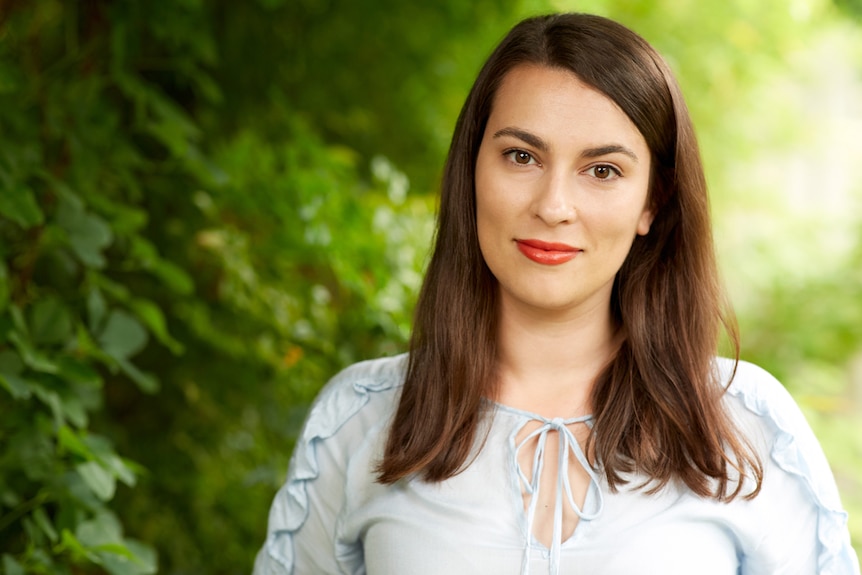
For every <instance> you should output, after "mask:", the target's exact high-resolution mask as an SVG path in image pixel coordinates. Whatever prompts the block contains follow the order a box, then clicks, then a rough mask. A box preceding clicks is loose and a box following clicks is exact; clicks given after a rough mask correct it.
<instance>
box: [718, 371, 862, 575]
mask: <svg viewBox="0 0 862 575" xmlns="http://www.w3.org/2000/svg"><path fill="white" fill-rule="evenodd" d="M716 367H717V369H718V372H719V375H720V380H721V382H722V383H723V384H724V385H725V386H726V389H727V392H726V394H725V404H726V405H727V408H728V411H729V413H730V415H731V416H732V417H734V419H735V420H736V421H737V422H738V423H739V425H740V430H741V431H742V432H743V433H744V434H746V436H747V438H748V439H749V440H750V441H751V442H752V444H753V446H754V447H755V448H756V449H757V450H758V453H759V455H760V458H761V461H762V463H763V465H764V470H765V476H764V485H763V489H764V492H762V493H761V496H758V498H761V497H763V496H766V497H767V499H773V498H774V500H775V501H776V503H777V504H780V502H781V501H782V500H784V505H788V504H791V502H790V501H787V497H786V496H789V494H786V493H785V494H781V493H774V494H769V493H766V492H767V491H768V490H770V489H771V487H770V486H775V485H785V486H786V485H795V486H798V487H799V488H800V490H801V493H803V494H804V497H805V498H806V499H807V503H808V504H809V505H811V506H812V507H813V512H814V514H815V515H816V517H817V527H816V532H817V539H818V541H819V545H818V547H819V551H818V553H817V554H818V563H819V568H820V569H821V571H818V572H823V573H833V572H836V573H838V572H840V573H843V572H845V571H843V570H841V569H840V568H839V566H843V565H845V563H848V564H849V563H850V562H852V561H854V559H853V558H852V555H853V554H852V553H851V552H850V551H849V549H850V542H849V537H848V533H847V514H846V512H844V511H843V509H842V506H841V501H840V497H839V494H838V489H837V486H836V484H835V479H834V477H833V475H832V471H831V469H830V467H829V463H828V461H827V460H826V456H825V455H824V453H823V450H822V448H821V447H820V443H819V442H818V440H817V438H816V437H815V435H814V432H813V431H812V430H811V427H810V426H809V425H808V422H807V420H806V418H805V415H804V414H803V412H802V410H801V409H800V408H799V406H798V404H797V403H796V401H795V400H794V399H793V397H792V396H791V395H790V393H789V392H788V391H787V389H786V388H785V387H784V386H783V385H782V384H781V383H780V382H779V381H778V380H777V379H776V378H775V377H774V376H772V374H770V373H769V372H767V371H766V370H764V369H763V368H761V367H759V366H757V365H754V364H752V363H748V362H745V361H740V362H739V363H738V364H736V365H735V366H734V362H733V360H729V359H725V358H720V359H718V360H717V361H716ZM776 474H779V475H781V476H782V477H784V478H785V479H786V480H787V481H776V480H775V476H776ZM770 476H771V477H772V478H773V479H772V481H770ZM836 568H839V570H838V571H833V569H836ZM849 572H855V571H849Z"/></svg>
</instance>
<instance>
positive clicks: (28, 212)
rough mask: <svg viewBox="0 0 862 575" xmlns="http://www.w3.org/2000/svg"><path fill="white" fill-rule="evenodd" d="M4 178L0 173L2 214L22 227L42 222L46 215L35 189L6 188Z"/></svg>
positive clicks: (0, 212)
mask: <svg viewBox="0 0 862 575" xmlns="http://www.w3.org/2000/svg"><path fill="white" fill-rule="evenodd" d="M3 180H4V178H3V177H2V174H0V186H2V188H0V216H4V217H6V218H9V219H10V220H11V221H13V222H15V223H16V224H18V225H19V226H21V227H22V228H31V227H33V226H38V225H40V224H42V222H43V221H44V216H43V214H42V210H40V209H39V204H38V203H37V202H36V195H35V194H34V193H33V190H31V189H28V188H23V187H17V188H11V189H10V188H6V187H5V186H6V183H5V182H4V181H3Z"/></svg>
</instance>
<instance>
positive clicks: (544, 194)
mask: <svg viewBox="0 0 862 575" xmlns="http://www.w3.org/2000/svg"><path fill="white" fill-rule="evenodd" d="M536 185H537V190H536V194H535V196H534V199H533V205H532V210H533V214H534V215H535V216H536V217H538V218H539V219H540V220H542V221H543V222H545V223H546V224H547V225H549V226H556V225H559V224H565V223H572V222H574V221H575V218H576V217H577V211H576V209H575V183H574V182H573V181H571V179H570V178H569V174H565V173H555V172H550V171H549V172H546V173H545V174H544V175H543V176H542V178H541V179H540V180H539V181H538V182H536Z"/></svg>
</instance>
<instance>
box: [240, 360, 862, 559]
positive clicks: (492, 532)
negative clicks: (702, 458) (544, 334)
mask: <svg viewBox="0 0 862 575" xmlns="http://www.w3.org/2000/svg"><path fill="white" fill-rule="evenodd" d="M405 367H406V356H403V355H402V356H398V357H394V358H385V359H379V360H374V361H368V362H363V363H360V364H356V365H354V366H351V367H349V368H347V369H346V370H344V371H343V372H342V373H340V374H339V375H337V376H336V377H335V378H333V379H332V381H330V382H329V384H328V385H327V386H326V387H325V388H324V389H323V391H321V393H320V395H319V396H318V398H317V400H316V401H315V403H314V405H313V407H312V409H311V412H310V413H309V416H308V419H307V420H306V423H305V427H304V430H303V432H302V435H301V437H300V439H299V441H298V442H297V444H296V448H295V450H294V454H293V458H292V460H291V464H290V470H289V473H288V478H287V482H286V483H285V484H284V486H283V487H282V488H281V490H280V491H279V492H278V494H277V495H276V497H275V501H274V502H273V505H272V509H271V511H270V516H269V532H268V535H267V539H266V542H265V544H264V546H263V548H262V549H261V551H260V553H259V554H258V556H257V560H256V561H255V566H254V574H255V575H286V574H294V575H304V574H318V573H320V574H330V573H331V574H335V573H345V574H356V575H359V574H363V573H368V574H370V575H405V574H408V575H426V574H427V575H432V574H433V575H443V574H445V575H459V574H464V575H467V574H469V575H476V574H479V575H481V574H488V575H507V574H511V575H515V574H521V575H524V574H528V573H531V574H545V573H550V574H552V575H558V574H570V573H571V574H574V573H578V574H580V573H584V574H601V575H631V574H633V573H637V574H639V575H651V574H655V575H691V574H692V573H697V574H699V575H739V574H742V575H783V574H787V575H789V574H793V575H800V574H814V573H818V574H821V575H859V562H858V559H857V558H856V554H855V552H854V551H853V548H852V547H851V546H850V537H849V534H848V531H847V526H846V519H847V517H846V513H845V512H844V511H842V508H841V503H840V500H839V497H838V491H837V489H836V486H835V481H834V479H833V477H832V473H831V471H830V469H829V465H828V463H827V462H826V459H825V457H824V455H823V452H822V450H821V448H820V445H819V444H818V442H817V440H816V438H815V437H814V435H813V433H812V432H811V429H810V428H809V426H808V424H807V423H806V421H805V419H804V417H803V415H802V413H801V412H800V410H799V408H798V407H797V406H796V404H795V403H794V401H793V399H792V398H791V397H790V395H789V394H788V393H787V392H786V391H785V389H784V388H783V387H782V386H781V385H780V384H779V383H778V382H777V381H776V380H775V379H774V378H773V377H772V376H770V375H769V374H768V373H766V372H765V371H763V370H762V369H760V368H758V367H756V366H754V365H751V364H748V363H745V362H741V363H740V364H739V368H738V370H737V373H736V376H735V378H734V379H733V383H732V384H731V385H730V388H729V392H728V393H727V394H726V395H725V401H726V402H727V407H728V409H729V411H730V413H731V414H732V415H733V417H735V418H736V419H737V421H738V422H739V424H740V426H741V428H742V429H743V430H744V432H745V433H747V434H748V437H749V438H750V439H751V440H752V441H753V443H754V445H755V446H756V448H757V449H758V451H759V453H760V456H761V459H762V461H763V464H764V480H763V487H762V491H761V493H760V494H759V495H758V496H757V497H756V498H755V499H753V500H745V499H742V498H737V499H735V500H733V501H732V502H730V503H720V502H716V501H714V500H710V499H704V498H701V497H698V496H696V495H693V494H692V493H690V492H689V491H688V490H687V489H686V488H685V486H684V485H683V486H680V485H675V484H671V485H669V486H667V487H666V488H665V489H663V490H662V491H660V492H659V493H658V494H654V495H647V494H645V493H644V492H643V490H636V489H634V488H624V489H622V490H620V491H618V492H616V493H611V492H610V491H609V490H608V488H607V485H606V483H605V482H604V479H603V477H602V476H601V474H600V473H596V472H593V471H592V470H590V473H591V474H592V475H591V485H590V488H589V489H588V492H587V497H586V500H585V501H584V504H583V509H578V508H577V506H575V507H574V508H575V509H578V511H579V515H580V521H579V522H578V525H577V527H576V529H575V532H574V534H573V535H572V536H571V537H569V538H568V539H566V540H565V541H562V542H559V539H560V537H555V539H556V540H557V543H555V544H554V545H552V547H551V548H550V549H548V548H546V547H545V546H543V545H542V544H541V543H539V542H538V541H536V540H535V538H533V537H532V531H533V530H532V517H533V511H534V510H533V509H532V506H530V507H528V508H527V509H526V510H525V509H524V503H523V502H524V498H523V495H522V492H523V491H526V492H527V493H530V492H531V490H535V489H537V488H538V485H537V484H531V483H530V481H529V479H528V478H529V477H538V475H539V474H538V473H536V470H537V469H538V466H540V465H542V462H543V459H544V457H543V454H542V453H541V448H538V449H536V454H535V456H534V458H533V469H532V470H525V469H521V468H520V467H519V465H518V451H519V449H520V446H521V444H520V443H519V444H516V442H515V437H516V435H517V434H518V432H519V431H520V430H521V429H522V428H523V426H524V425H526V424H527V423H528V422H530V421H533V420H539V421H540V422H541V426H540V427H539V428H538V429H536V430H535V431H533V432H532V434H533V435H535V436H537V437H538V438H539V441H538V444H539V445H540V446H541V445H543V444H544V440H543V437H547V434H549V433H559V434H560V438H561V441H559V445H560V450H561V451H560V457H559V459H560V460H562V459H563V455H564V454H565V457H574V458H575V459H577V460H578V461H581V463H582V464H585V463H586V460H585V459H583V453H581V451H580V448H579V447H578V446H577V441H575V440H574V438H573V437H571V438H569V437H568V436H566V432H567V430H568V427H567V426H568V425H571V424H572V423H575V422H574V420H546V419H543V418H541V417H540V416H538V415H535V414H530V413H527V412H524V411H521V410H517V409H512V408H509V407H506V406H502V405H497V404H490V405H489V407H490V408H491V410H490V411H491V412H492V413H493V417H490V418H488V420H487V425H488V426H489V429H488V437H487V441H486V442H485V444H484V446H483V447H482V448H481V450H480V451H479V453H478V456H477V457H476V459H475V460H473V462H472V463H471V464H470V465H469V467H468V468H467V469H466V470H465V471H464V472H462V473H460V474H458V475H456V476H455V477H452V478H450V479H448V480H446V481H443V482H441V483H426V482H423V481H420V480H409V481H408V480H405V481H401V482H399V483H397V484H395V485H391V486H384V485H380V484H378V483H376V482H375V480H374V477H375V473H374V466H375V464H376V462H378V461H379V460H380V457H381V455H382V451H383V446H384V443H385V440H386V433H387V430H388V427H389V423H390V421H391V418H392V416H393V414H394V411H395V408H396V406H397V401H398V396H399V390H400V387H401V385H402V383H403V377H404V369H405ZM717 369H719V370H720V373H721V375H722V378H723V380H724V381H727V380H729V378H730V374H731V371H732V362H730V361H729V360H724V359H720V360H718V361H717ZM585 419H586V418H585ZM585 423H587V424H590V422H589V421H585ZM569 434H570V432H569ZM531 445H532V444H531ZM560 464H561V465H563V464H564V462H563V461H561V462H560ZM587 467H588V466H587ZM563 469H565V468H563ZM567 477H568V474H565V473H563V474H560V479H559V482H558V486H557V497H556V500H557V507H558V510H561V509H562V507H561V506H562V505H563V498H564V497H567V498H570V492H569V491H568V484H567ZM633 479H634V481H633V482H632V485H637V484H638V483H640V482H639V481H638V478H633ZM531 499H532V501H536V500H538V497H532V498H531ZM571 504H572V505H573V504H574V501H571ZM554 532H555V533H556V534H560V533H561V531H560V530H559V527H558V526H555V529H554Z"/></svg>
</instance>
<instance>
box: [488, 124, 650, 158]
mask: <svg viewBox="0 0 862 575" xmlns="http://www.w3.org/2000/svg"><path fill="white" fill-rule="evenodd" d="M503 136H511V137H513V138H517V139H519V140H521V141H522V142H525V143H527V144H529V145H531V146H533V147H534V148H536V149H537V150H539V151H540V152H547V151H548V148H549V146H548V144H547V142H545V140H543V139H542V138H540V137H539V136H537V135H535V134H531V133H530V132H527V131H525V130H521V129H520V128H503V129H501V130H497V131H496V132H494V137H495V138H501V137H503ZM608 154H623V155H625V156H628V157H629V158H631V159H632V160H634V161H635V162H637V161H638V156H637V154H635V153H634V152H633V151H632V150H630V149H629V148H626V147H625V146H621V145H619V144H608V145H606V146H599V147H596V148H587V149H586V150H584V151H583V152H581V157H582V158H598V157H601V156H606V155H608Z"/></svg>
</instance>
